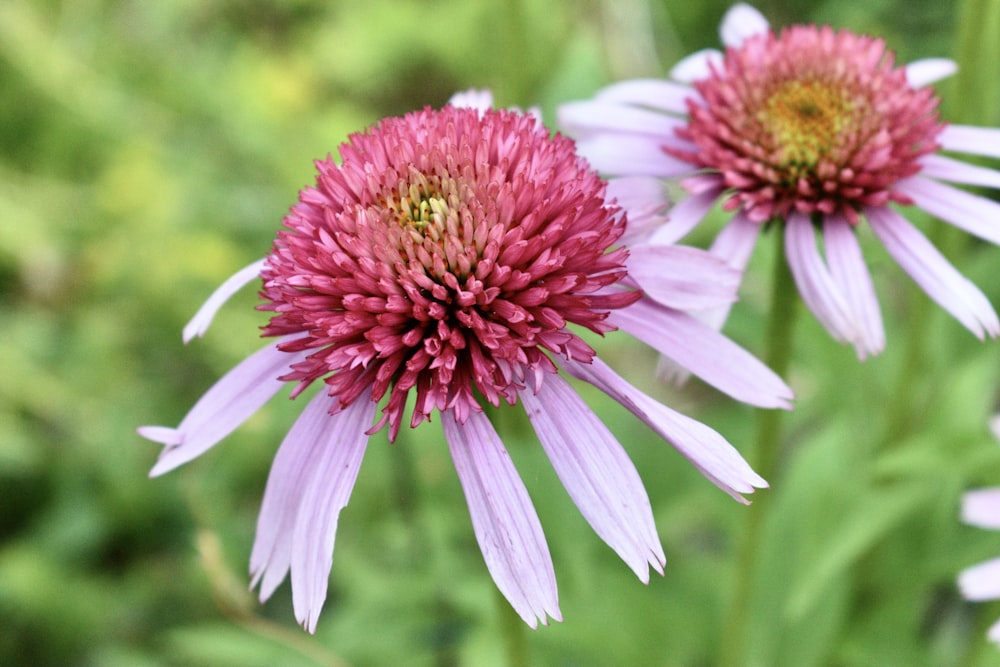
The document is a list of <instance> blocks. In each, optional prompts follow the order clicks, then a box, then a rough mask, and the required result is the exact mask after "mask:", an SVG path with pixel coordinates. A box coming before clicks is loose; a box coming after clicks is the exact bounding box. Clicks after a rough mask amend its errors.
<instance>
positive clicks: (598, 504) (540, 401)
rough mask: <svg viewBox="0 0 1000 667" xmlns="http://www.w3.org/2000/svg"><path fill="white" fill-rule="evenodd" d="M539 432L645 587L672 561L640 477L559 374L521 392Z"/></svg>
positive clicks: (588, 514)
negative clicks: (651, 571) (652, 574)
mask: <svg viewBox="0 0 1000 667" xmlns="http://www.w3.org/2000/svg"><path fill="white" fill-rule="evenodd" d="M519 394H520V397H521V401H522V402H523V403H524V409H525V411H526V412H527V413H528V418H529V419H530V420H531V424H532V426H534V428H535V433H537V434H538V439H539V441H540V442H541V443H542V448H543V449H545V453H546V454H547V455H548V457H549V460H550V461H551V462H552V466H553V467H554V468H555V470H556V474H557V475H559V479H560V480H561V481H562V484H563V486H564V487H566V491H567V492H569V495H570V497H571V498H572V499H573V502H574V503H576V506H577V507H578V508H579V509H580V513H581V514H583V516H584V518H585V519H586V520H587V522H588V523H589V524H590V525H591V527H592V528H593V529H594V532H596V533H597V534H598V535H599V536H600V537H601V539H603V540H604V541H605V542H607V544H608V546H610V547H611V548H612V549H614V550H615V553H617V554H618V555H619V556H620V557H621V559H622V560H624V561H625V563H626V564H628V566H629V567H630V568H632V571H633V572H635V574H636V576H638V577H639V579H640V580H642V582H643V583H648V582H649V566H650V565H652V566H653V568H654V569H655V570H656V571H657V572H659V573H660V574H662V573H663V565H664V564H665V563H666V556H664V555H663V547H661V546H660V540H659V537H658V536H657V534H656V524H655V523H654V522H653V512H652V510H651V508H650V505H649V497H648V496H647V495H646V489H645V488H644V487H643V485H642V480H641V479H640V478H639V473H638V472H637V471H636V469H635V466H634V465H633V464H632V461H631V460H630V459H629V457H628V454H626V453H625V450H624V449H622V446H621V445H620V444H619V443H618V441H617V440H616V439H615V437H614V435H612V434H611V431H609V430H608V428H607V426H605V425H604V422H602V421H601V420H600V419H598V417H597V415H595V414H594V413H593V412H592V411H591V410H590V408H588V407H587V405H586V404H585V403H584V402H583V400H582V399H581V398H580V396H579V395H578V394H577V393H576V392H575V391H574V390H573V388H572V387H570V386H569V383H567V382H566V381H565V380H563V379H562V378H561V377H559V376H558V375H549V376H547V377H546V378H545V382H544V383H543V384H542V386H541V388H540V389H539V391H538V394H537V395H536V394H535V393H534V392H533V391H531V390H530V389H526V390H522V391H520V392H519Z"/></svg>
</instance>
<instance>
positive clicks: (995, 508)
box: [958, 415, 1000, 643]
mask: <svg viewBox="0 0 1000 667" xmlns="http://www.w3.org/2000/svg"><path fill="white" fill-rule="evenodd" d="M990 428H991V430H992V431H993V435H994V436H996V437H998V438H1000V415H998V416H996V417H994V418H993V419H992V421H991V423H990ZM962 521H964V522H965V523H967V524H969V525H972V526H978V527H979V528H989V529H992V530H1000V487H994V488H988V489H976V490H974V491H968V492H966V493H965V495H964V496H963V497H962ZM958 587H959V589H960V590H961V591H962V595H963V596H964V597H965V598H966V599H967V600H974V601H977V602H979V601H983V600H1000V558H994V559H992V560H988V561H986V562H985V563H980V564H979V565H974V566H972V567H970V568H968V569H965V570H963V571H962V573H961V574H960V575H958ZM988 636H989V638H990V639H991V640H992V641H995V642H997V643H1000V621H997V622H996V623H994V624H993V626H992V627H990V630H989V634H988Z"/></svg>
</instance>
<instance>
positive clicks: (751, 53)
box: [559, 4, 1000, 359]
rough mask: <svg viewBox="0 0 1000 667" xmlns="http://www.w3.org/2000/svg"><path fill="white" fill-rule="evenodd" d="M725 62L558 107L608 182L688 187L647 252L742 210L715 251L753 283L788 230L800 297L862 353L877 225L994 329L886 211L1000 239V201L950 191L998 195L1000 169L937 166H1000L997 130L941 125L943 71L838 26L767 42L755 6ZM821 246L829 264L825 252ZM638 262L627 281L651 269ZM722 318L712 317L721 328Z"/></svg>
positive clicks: (706, 55)
mask: <svg viewBox="0 0 1000 667" xmlns="http://www.w3.org/2000/svg"><path fill="white" fill-rule="evenodd" d="M720 32H721V36H722V41H723V43H724V44H725V46H726V47H727V48H726V51H725V53H721V52H718V51H714V50H706V51H700V52H698V53H695V54H693V55H691V56H689V57H688V58H686V59H684V60H683V61H681V62H680V63H679V64H678V65H677V66H676V67H674V68H673V70H672V71H671V80H633V81H624V82H621V83H617V84H614V85H611V86H609V87H607V88H605V89H603V90H601V91H599V92H598V93H597V95H596V96H595V97H594V98H593V99H592V100H589V101H580V102H572V103H568V104H566V105H563V106H562V107H561V108H560V110H559V119H560V124H561V126H562V127H563V128H564V129H565V130H567V131H568V132H569V133H571V134H572V135H574V136H576V137H577V139H578V148H579V151H580V152H581V154H583V155H584V156H585V157H587V159H588V160H590V162H591V164H593V165H594V167H595V168H596V169H598V170H599V171H601V172H604V173H605V174H608V175H612V176H628V177H637V176H644V177H657V178H682V179H683V180H682V181H681V182H682V185H683V186H684V187H685V189H686V190H687V191H688V193H689V195H690V196H688V197H687V198H685V199H684V200H683V201H681V202H680V203H679V204H678V205H677V206H675V207H674V208H673V209H672V210H671V212H670V219H669V221H668V222H667V223H666V224H664V225H662V226H660V227H659V228H658V229H656V230H655V231H654V232H652V233H651V234H650V235H649V236H648V241H649V242H650V243H651V244H668V243H673V242H675V241H677V240H679V239H681V238H683V237H684V236H685V235H687V233H688V232H689V231H691V229H693V228H694V227H695V226H696V225H698V223H699V222H701V221H702V219H703V218H704V217H705V216H706V215H707V214H708V212H709V210H710V209H711V208H712V207H713V206H714V205H715V203H716V202H720V201H721V202H722V206H723V208H724V209H725V210H728V211H732V212H734V215H733V216H732V218H731V220H730V222H729V223H728V224H727V225H726V227H725V228H724V229H723V230H722V232H721V233H720V234H719V236H718V237H717V240H716V241H715V243H714V245H713V247H712V248H711V251H712V252H713V253H715V254H717V255H719V256H721V257H723V258H724V259H725V260H726V261H727V262H728V263H729V265H730V266H731V267H733V268H734V269H737V270H739V271H743V270H744V269H745V267H746V264H747V262H748V260H749V257H750V255H751V254H752V251H753V247H754V245H755V243H756V240H757V238H758V236H759V234H760V231H761V230H762V229H766V228H768V226H769V225H775V224H780V225H783V226H784V228H785V239H784V244H785V255H786V257H787V261H788V264H789V267H790V268H791V271H792V274H793V276H794V279H795V282H796V284H797V286H798V289H799V292H800V293H801V295H802V298H803V300H804V301H805V302H806V304H807V305H808V306H809V308H810V309H811V310H812V312H813V314H814V315H815V316H816V318H817V319H818V320H819V321H820V323H822V324H823V326H824V327H825V328H826V329H827V330H828V331H829V332H830V334H831V335H832V336H833V337H834V338H835V339H837V340H839V341H842V342H846V343H850V344H852V345H853V346H854V347H855V349H856V351H857V354H858V356H859V358H861V359H864V358H865V357H866V356H868V355H874V354H878V353H879V352H881V351H882V349H883V348H884V346H885V335H884V330H883V325H882V318H881V314H880V309H879V305H878V301H877V298H876V294H875V290H874V287H873V285H872V279H871V276H870V274H869V271H868V268H867V267H866V265H865V263H864V260H863V258H862V253H861V246H860V244H859V241H858V235H857V232H858V228H859V227H860V226H862V225H863V224H865V223H867V227H868V228H870V230H871V231H872V232H873V233H874V235H875V237H876V238H877V239H878V240H879V241H880V242H881V243H882V244H883V245H884V246H885V248H886V250H887V251H888V253H889V254H890V255H891V256H892V257H893V258H894V259H895V260H896V262H898V263H899V265H900V266H901V267H902V268H903V269H904V270H905V271H906V272H907V273H908V274H909V275H910V276H911V278H912V279H913V280H914V281H915V282H916V283H917V284H918V285H920V287H921V288H922V289H923V290H924V291H925V292H926V293H927V294H928V296H930V297H931V298H932V299H933V300H934V301H936V302H937V303H938V304H940V305H941V307H943V308H944V309H945V310H947V311H948V312H949V313H951V314H952V315H953V316H954V317H955V318H956V319H957V320H958V321H959V322H961V323H962V324H963V325H964V326H965V327H967V328H968V329H969V330H971V331H972V332H973V333H974V334H975V335H976V336H978V337H979V338H981V339H982V338H984V337H986V336H996V335H997V334H998V333H1000V322H998V319H997V315H996V313H995V312H994V310H993V307H992V306H991V305H990V303H989V301H988V300H987V299H986V297H985V296H984V295H983V294H982V293H981V292H980V291H979V289H977V288H976V286H975V285H973V284H972V283H971V282H969V281H968V280H967V279H966V278H965V277H963V276H962V275H961V274H960V273H959V272H958V271H957V270H956V269H955V268H954V267H953V266H952V265H951V264H950V263H949V262H948V261H947V260H946V259H945V258H944V257H943V256H942V255H941V253H940V252H938V250H936V249H935V248H934V246H933V245H932V244H931V243H930V242H929V241H928V240H927V238H926V237H925V236H924V235H923V234H922V233H921V232H920V231H918V230H917V228H916V227H914V226H913V225H912V224H911V223H910V222H908V221H907V220H906V218H905V217H904V216H903V215H902V214H901V213H900V212H899V211H898V210H897V209H896V206H892V205H904V206H908V205H915V206H917V207H920V208H921V209H923V210H924V211H926V212H928V213H930V214H932V215H934V216H936V217H938V218H940V219H942V220H944V221H945V222H947V223H949V224H952V225H954V226H956V227H958V228H960V229H963V230H965V231H967V232H969V233H971V234H974V235H976V236H979V237H981V238H983V239H985V240H987V241H990V242H992V243H1000V224H997V220H998V219H1000V204H997V203H996V202H994V201H991V200H989V199H987V198H984V197H981V196H977V195H974V194H970V193H968V192H965V191H963V190H961V189H958V188H955V187H953V186H951V185H948V184H946V183H945V182H944V181H947V182H952V183H962V184H968V185H977V186H986V187H992V188H1000V171H996V170H994V169H987V168H983V167H978V166H973V165H971V164H966V163H964V162H961V161H958V160H955V159H953V158H950V157H945V156H944V155H941V154H939V150H940V149H944V150H947V151H956V152H960V153H970V154H974V155H983V156H992V157H1000V130H997V129H987V128H979V127H967V126H959V125H945V124H943V123H941V122H940V121H939V119H938V111H937V105H938V98H937V97H936V96H935V94H934V91H933V89H932V88H930V87H928V84H930V83H932V82H934V81H937V80H939V79H941V78H944V77H946V76H948V75H950V74H951V73H953V72H954V71H955V65H954V63H952V62H951V61H948V60H944V59H929V60H920V61H917V62H914V63H912V64H910V65H908V66H906V67H896V66H895V65H894V61H893V55H892V53H891V52H890V51H888V50H887V49H886V46H885V43H884V42H883V40H881V39H877V38H873V37H866V36H860V35H856V34H854V33H851V32H849V31H846V30H840V31H836V30H834V29H832V28H830V27H829V26H820V27H817V26H813V25H808V26H804V25H796V26H791V27H788V28H785V29H783V30H782V31H780V32H779V33H775V32H773V31H772V30H771V29H770V27H769V26H768V23H767V20H766V19H765V18H764V17H763V16H762V15H761V14H760V13H759V12H758V11H757V10H755V9H753V8H752V7H750V6H748V5H744V4H739V5H736V6H734V7H733V8H732V9H730V11H729V12H728V13H727V14H726V16H725V18H724V19H723V21H722V26H721V30H720ZM817 237H820V238H821V240H822V246H823V248H824V251H825V258H824V256H823V254H821V252H820V251H819V249H818V248H817ZM639 261H643V262H644V261H646V259H645V258H641V259H640V258H639V257H638V256H637V254H636V253H635V252H633V259H632V260H631V262H630V264H629V271H630V273H631V274H640V273H644V274H646V275H648V276H649V278H650V279H653V276H655V272H656V268H655V265H654V266H652V267H647V268H646V269H645V270H641V269H639V268H638V267H637V266H636V264H637V263H638V262H639ZM639 283H640V286H641V287H643V288H644V289H646V290H647V291H650V292H652V290H651V289H650V288H649V282H648V281H647V280H640V281H639ZM727 314H728V309H727V308H722V309H718V310H716V311H715V312H714V314H713V315H711V316H709V317H708V318H706V319H707V320H711V321H714V324H716V325H719V326H721V323H722V321H723V320H724V319H725V317H726V316H727Z"/></svg>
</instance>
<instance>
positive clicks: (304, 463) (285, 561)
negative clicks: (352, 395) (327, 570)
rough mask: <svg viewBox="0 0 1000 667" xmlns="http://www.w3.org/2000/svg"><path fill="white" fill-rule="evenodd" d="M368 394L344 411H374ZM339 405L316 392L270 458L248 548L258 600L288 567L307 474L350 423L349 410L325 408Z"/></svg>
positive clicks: (279, 582) (325, 395) (263, 597)
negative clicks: (255, 531)
mask: <svg viewBox="0 0 1000 667" xmlns="http://www.w3.org/2000/svg"><path fill="white" fill-rule="evenodd" d="M370 396H371V395H370V393H366V394H364V395H363V396H360V397H359V398H358V399H357V400H356V401H355V402H354V403H352V404H351V405H350V406H349V407H348V408H347V409H346V410H344V411H343V412H347V411H350V410H354V411H358V410H361V411H363V410H366V409H368V410H369V412H370V413H372V414H373V413H374V403H373V401H371V399H370ZM338 408H339V404H338V402H337V398H336V397H331V396H329V395H328V394H326V393H325V392H321V393H319V394H317V395H316V396H315V397H314V398H313V399H312V400H311V401H310V402H309V404H308V405H306V408H305V409H304V410H303V411H302V413H301V414H300V415H299V418H298V419H296V420H295V424H294V425H292V428H291V429H290V430H289V431H288V433H287V434H286V435H285V439H284V440H283V441H282V442H281V446H280V447H279V448H278V453H277V454H276V455H275V457H274V461H273V463H272V464H271V472H270V474H269V475H268V478H267V487H266V488H265V490H264V500H263V502H262V503H261V507H260V514H259V515H258V516H257V535H256V537H255V538H254V543H253V551H252V552H251V554H250V574H251V576H252V577H253V580H252V581H251V584H250V586H251V588H253V587H255V586H257V584H260V600H261V602H263V601H264V600H266V599H268V598H269V597H271V594H272V593H274V590H275V589H276V588H277V587H278V585H279V584H281V582H282V580H283V579H284V578H285V575H286V574H288V569H289V567H291V564H292V540H293V535H294V532H295V531H294V529H295V521H296V517H297V516H298V515H299V508H300V507H301V506H302V498H303V492H304V490H305V488H306V486H307V484H308V482H309V479H310V477H311V476H312V474H313V471H315V470H316V469H317V466H318V462H319V461H320V459H321V457H322V456H324V454H326V453H328V452H326V451H325V450H326V449H329V448H330V446H329V445H328V443H329V442H330V441H332V440H333V439H336V438H340V437H341V436H343V435H344V428H345V426H349V422H350V417H349V416H348V417H345V416H344V415H343V413H339V414H336V415H331V414H330V413H331V410H337V409H338ZM368 423H369V424H370V423H371V416H369V417H368ZM362 444H363V443H362Z"/></svg>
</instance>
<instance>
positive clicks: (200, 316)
mask: <svg viewBox="0 0 1000 667" xmlns="http://www.w3.org/2000/svg"><path fill="white" fill-rule="evenodd" d="M263 267H264V260H263V259H262V260H259V261H256V262H254V263H253V264H250V265H248V266H244V267H243V268H242V269H240V270H239V271H237V272H236V273H234V274H233V275H231V276H230V277H229V278H227V279H226V281H225V282H224V283H222V284H221V285H219V286H218V287H217V288H216V290H215V291H214V292H212V295H211V296H210V297H208V300H207V301H205V303H204V304H202V306H201V308H199V309H198V312H197V313H195V314H194V317H192V318H191V320H190V321H189V322H188V323H187V324H186V325H184V331H183V333H182V338H183V339H184V342H185V343H187V342H190V340H191V339H192V338H194V337H195V336H197V337H198V338H201V337H202V336H204V335H205V332H206V331H208V327H209V325H210V324H212V320H213V319H214V318H215V314H216V313H217V312H219V308H221V307H222V305H223V304H224V303H225V302H226V301H228V300H229V298H230V297H231V296H233V295H234V294H236V293H237V292H238V291H240V289H242V288H243V286H244V285H247V284H248V283H250V282H251V281H252V280H253V279H254V278H257V277H258V276H259V275H260V270H261V269H262V268H263Z"/></svg>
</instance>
